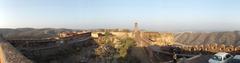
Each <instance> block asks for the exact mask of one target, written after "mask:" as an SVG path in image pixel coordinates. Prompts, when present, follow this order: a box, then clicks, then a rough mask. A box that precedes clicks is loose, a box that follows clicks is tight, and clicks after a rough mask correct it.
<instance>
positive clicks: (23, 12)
mask: <svg viewBox="0 0 240 63" xmlns="http://www.w3.org/2000/svg"><path fill="white" fill-rule="evenodd" d="M239 3H240V1H239V0H198V1H196V0H0V28H22V27H33V28H71V29H96V28H128V29H131V28H132V27H133V23H134V22H138V23H139V26H140V27H141V29H145V30H155V31H233V30H240V25H239V24H240V12H239V11H240V4H239Z"/></svg>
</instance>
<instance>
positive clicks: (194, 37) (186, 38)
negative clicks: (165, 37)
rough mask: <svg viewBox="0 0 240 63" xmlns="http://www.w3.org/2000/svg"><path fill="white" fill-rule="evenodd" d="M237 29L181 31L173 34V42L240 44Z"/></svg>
mask: <svg viewBox="0 0 240 63" xmlns="http://www.w3.org/2000/svg"><path fill="white" fill-rule="evenodd" d="M239 36H240V35H239V32H238V31H233V32H230V31H229V32H208V33H207V32H183V33H176V34H175V35H174V38H175V42H180V43H183V44H189V45H198V44H213V43H216V44H225V45H234V46H238V45H240V41H239V40H240V37H239Z"/></svg>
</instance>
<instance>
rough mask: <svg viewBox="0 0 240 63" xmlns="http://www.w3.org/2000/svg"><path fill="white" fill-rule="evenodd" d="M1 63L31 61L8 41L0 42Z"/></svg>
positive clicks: (26, 62) (28, 62) (29, 62)
mask: <svg viewBox="0 0 240 63" xmlns="http://www.w3.org/2000/svg"><path fill="white" fill-rule="evenodd" d="M0 61H1V63H33V62H32V61H31V60H29V59H28V58H27V57H25V56H24V55H22V54H21V53H20V52H19V51H18V50H17V49H16V48H14V47H13V46H12V45H11V44H9V43H8V42H1V43H0Z"/></svg>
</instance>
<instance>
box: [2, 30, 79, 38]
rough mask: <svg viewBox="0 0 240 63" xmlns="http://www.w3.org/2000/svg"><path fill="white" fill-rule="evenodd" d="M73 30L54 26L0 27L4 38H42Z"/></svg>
mask: <svg viewBox="0 0 240 63" xmlns="http://www.w3.org/2000/svg"><path fill="white" fill-rule="evenodd" d="M63 31H74V30H72V29H54V28H42V29H34V28H17V29H0V34H2V36H3V38H6V39H25V38H28V39H42V38H46V37H51V36H55V35H56V34H57V33H59V32H63Z"/></svg>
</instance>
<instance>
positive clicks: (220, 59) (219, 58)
mask: <svg viewBox="0 0 240 63" xmlns="http://www.w3.org/2000/svg"><path fill="white" fill-rule="evenodd" d="M212 59H213V60H217V61H222V57H221V56H216V55H214V56H213V57H212Z"/></svg>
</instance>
